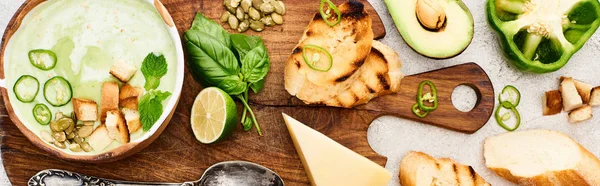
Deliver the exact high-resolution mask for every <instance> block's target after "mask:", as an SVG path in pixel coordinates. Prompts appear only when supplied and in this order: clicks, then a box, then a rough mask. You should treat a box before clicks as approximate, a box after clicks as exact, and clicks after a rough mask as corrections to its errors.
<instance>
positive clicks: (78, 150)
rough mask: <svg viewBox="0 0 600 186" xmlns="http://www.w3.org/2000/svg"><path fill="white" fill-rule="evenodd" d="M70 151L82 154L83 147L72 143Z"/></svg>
mask: <svg viewBox="0 0 600 186" xmlns="http://www.w3.org/2000/svg"><path fill="white" fill-rule="evenodd" d="M69 149H70V150H71V151H73V152H81V150H82V149H81V146H79V144H77V143H71V144H70V145H69Z"/></svg>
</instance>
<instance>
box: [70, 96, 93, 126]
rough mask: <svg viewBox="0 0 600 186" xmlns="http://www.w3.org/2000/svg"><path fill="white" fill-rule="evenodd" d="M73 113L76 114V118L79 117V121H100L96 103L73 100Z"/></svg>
mask: <svg viewBox="0 0 600 186" xmlns="http://www.w3.org/2000/svg"><path fill="white" fill-rule="evenodd" d="M73 111H74V112H75V116H77V120H80V121H96V120H98V104H96V102H95V101H92V100H87V99H79V98H73Z"/></svg>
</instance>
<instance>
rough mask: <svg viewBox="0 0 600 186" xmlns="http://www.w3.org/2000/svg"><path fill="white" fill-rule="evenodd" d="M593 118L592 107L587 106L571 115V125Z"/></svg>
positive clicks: (572, 112)
mask: <svg viewBox="0 0 600 186" xmlns="http://www.w3.org/2000/svg"><path fill="white" fill-rule="evenodd" d="M590 118H592V107H591V106H589V105H586V106H584V107H581V108H578V109H575V110H573V111H571V113H569V123H577V122H581V121H585V120H588V119H590Z"/></svg>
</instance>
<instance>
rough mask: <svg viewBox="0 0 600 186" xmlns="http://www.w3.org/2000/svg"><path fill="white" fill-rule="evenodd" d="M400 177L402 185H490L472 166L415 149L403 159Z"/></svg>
mask: <svg viewBox="0 0 600 186" xmlns="http://www.w3.org/2000/svg"><path fill="white" fill-rule="evenodd" d="M399 178H400V184H401V185H402V186H432V185H433V186H445V185H448V186H450V185H452V186H483V185H486V186H489V185H490V184H488V183H487V182H486V181H485V180H484V179H483V178H481V176H479V175H478V174H477V173H476V172H475V171H474V170H473V168H472V167H471V166H466V165H462V164H459V163H456V162H455V161H454V160H452V159H448V158H440V159H436V158H434V157H431V156H429V155H427V154H425V153H422V152H413V151H411V152H408V154H407V155H406V156H404V158H403V159H402V162H401V163H400V175H399Z"/></svg>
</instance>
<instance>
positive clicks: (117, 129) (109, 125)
mask: <svg viewBox="0 0 600 186" xmlns="http://www.w3.org/2000/svg"><path fill="white" fill-rule="evenodd" d="M106 129H108V136H110V138H111V139H114V140H115V141H117V142H119V143H129V130H128V129H127V125H126V124H125V118H123V114H122V113H121V111H119V110H111V111H108V112H106Z"/></svg>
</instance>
